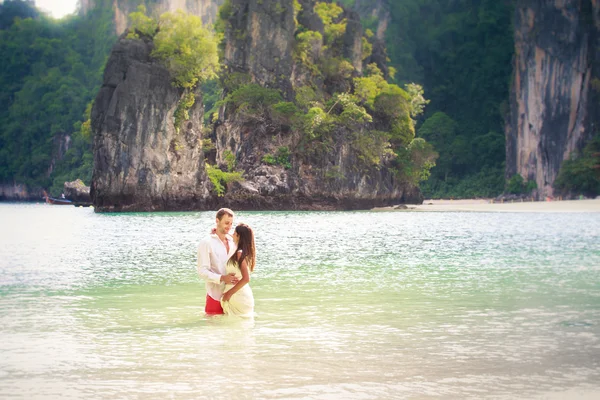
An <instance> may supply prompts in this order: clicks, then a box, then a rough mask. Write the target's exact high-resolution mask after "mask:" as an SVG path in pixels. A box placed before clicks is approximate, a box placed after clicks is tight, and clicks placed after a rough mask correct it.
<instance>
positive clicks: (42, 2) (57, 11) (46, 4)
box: [35, 0, 77, 18]
mask: <svg viewBox="0 0 600 400" xmlns="http://www.w3.org/2000/svg"><path fill="white" fill-rule="evenodd" d="M35 5H36V6H37V7H38V8H39V9H42V10H44V11H47V12H49V13H50V15H52V16H53V17H54V18H62V17H64V16H65V15H67V14H73V13H74V12H75V8H76V6H77V0H35Z"/></svg>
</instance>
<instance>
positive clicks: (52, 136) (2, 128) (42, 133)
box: [0, 0, 115, 195]
mask: <svg viewBox="0 0 600 400" xmlns="http://www.w3.org/2000/svg"><path fill="white" fill-rule="evenodd" d="M97 3H98V6H97V7H96V8H95V9H94V10H92V11H91V12H90V13H89V14H88V15H87V16H85V17H78V16H73V17H68V18H65V19H62V20H59V21H57V20H54V19H52V18H49V17H47V16H46V15H45V14H42V13H39V12H37V10H35V8H34V7H33V5H32V3H31V2H27V1H20V0H12V1H11V0H6V1H4V2H3V3H2V4H0V16H1V21H0V59H1V60H2V62H1V63H0V182H4V183H12V182H16V183H24V184H27V185H28V186H30V187H44V188H51V193H52V194H54V195H56V194H59V193H60V192H61V191H62V184H63V182H64V181H65V180H74V179H76V178H81V179H83V180H84V181H85V183H86V184H90V179H91V171H92V169H91V137H90V135H89V129H87V128H86V126H88V127H89V125H86V123H85V121H86V120H87V118H88V117H89V115H88V114H89V113H86V108H87V109H89V104H90V102H91V101H92V100H93V98H94V97H95V96H96V93H97V92H98V89H99V86H100V83H101V78H102V73H103V69H104V64H105V62H106V59H107V56H108V53H109V51H110V48H111V46H112V44H113V41H114V39H115V36H114V34H113V31H114V26H113V23H112V20H113V19H112V18H113V16H112V8H111V7H110V4H111V3H112V2H109V1H108V0H105V1H104V3H106V4H104V3H103V2H102V1H98V2H97ZM86 129H87V130H86ZM66 147H69V150H68V151H67V152H66V153H65V151H64V150H65V148H66ZM61 156H63V157H62V158H61Z"/></svg>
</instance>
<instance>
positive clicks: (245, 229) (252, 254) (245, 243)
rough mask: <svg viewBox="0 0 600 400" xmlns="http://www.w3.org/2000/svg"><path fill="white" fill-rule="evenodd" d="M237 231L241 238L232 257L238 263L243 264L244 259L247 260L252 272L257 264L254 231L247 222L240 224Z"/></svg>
mask: <svg viewBox="0 0 600 400" xmlns="http://www.w3.org/2000/svg"><path fill="white" fill-rule="evenodd" d="M235 233H237V234H238V237H239V240H238V245H237V249H236V251H235V253H234V254H233V255H232V256H231V259H233V260H234V261H237V263H238V265H242V261H244V260H246V263H247V264H248V269H249V270H250V272H252V271H254V265H255V264H256V247H255V246H254V232H252V228H250V227H249V226H248V225H246V224H239V225H238V226H236V227H235ZM240 250H241V251H242V254H241V255H240V256H239V258H237V256H238V252H239V251H240Z"/></svg>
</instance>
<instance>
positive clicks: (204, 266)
mask: <svg viewBox="0 0 600 400" xmlns="http://www.w3.org/2000/svg"><path fill="white" fill-rule="evenodd" d="M227 242H228V243H229V252H227V249H226V248H225V244H223V242H222V241H221V239H219V237H218V236H217V235H216V234H211V235H209V236H207V237H205V238H204V239H202V241H201V242H200V244H199V245H198V275H200V277H201V278H202V279H204V281H205V282H206V293H207V294H208V295H209V296H210V297H212V298H213V299H215V300H217V301H220V300H221V296H223V290H225V283H222V282H221V275H225V274H226V265H227V260H229V258H230V257H231V256H232V255H233V253H235V249H236V247H235V243H234V242H233V239H232V238H231V236H230V235H227Z"/></svg>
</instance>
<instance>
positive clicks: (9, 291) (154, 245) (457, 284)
mask: <svg viewBox="0 0 600 400" xmlns="http://www.w3.org/2000/svg"><path fill="white" fill-rule="evenodd" d="M213 220H214V212H195V213H148V214H144V213H131V214H95V213H94V212H93V210H92V209H89V208H75V207H70V206H65V207H59V206H46V205H34V204H29V205H23V204H0V225H1V226H0V244H1V247H0V354H1V357H0V397H2V398H26V399H31V398H44V399H48V398H95V399H114V398H133V399H138V398H144V399H145V398H160V399H165V398H177V399H185V398H189V399H197V398H205V397H206V398H208V397H210V398H221V397H225V396H229V397H233V398H311V399H313V398H314V399H333V398H351V399H379V398H425V397H426V398H429V397H433V398H436V397H439V398H474V399H475V398H507V399H508V398H549V397H551V396H558V397H557V398H561V397H565V398H588V397H589V398H593V397H595V396H597V395H599V394H600V214H598V213H595V214H562V213H561V214H543V213H540V214H536V213H531V214H529V213H518V214H517V213H515V214H513V213H459V212H454V213H424V212H243V213H242V212H241V213H239V214H238V218H237V220H238V221H244V222H247V223H248V224H250V225H251V226H252V227H253V228H254V229H255V232H256V235H257V237H256V239H257V250H258V253H259V255H258V265H257V269H256V271H255V273H254V274H253V277H252V282H251V286H252V289H253V291H254V296H255V299H256V311H257V316H256V318H255V319H254V320H253V321H247V320H237V319H233V318H225V317H206V316H204V315H203V306H204V296H205V290H204V285H203V283H202V282H201V281H200V279H199V278H198V277H197V275H196V264H195V263H196V246H197V243H198V241H199V240H200V239H201V237H202V236H203V235H205V234H206V232H208V230H209V228H210V226H211V224H212V222H213Z"/></svg>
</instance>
